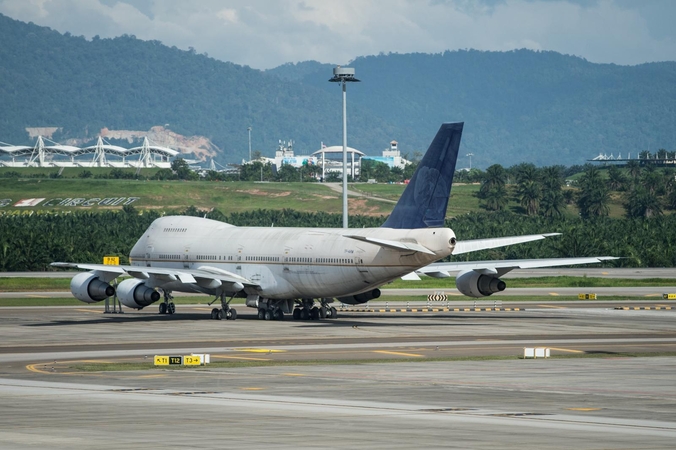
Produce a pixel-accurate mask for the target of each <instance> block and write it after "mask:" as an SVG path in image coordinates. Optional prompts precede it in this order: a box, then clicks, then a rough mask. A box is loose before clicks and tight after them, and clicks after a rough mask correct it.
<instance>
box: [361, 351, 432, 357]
mask: <svg viewBox="0 0 676 450" xmlns="http://www.w3.org/2000/svg"><path fill="white" fill-rule="evenodd" d="M373 353H383V354H385V355H397V356H414V357H419V358H420V357H422V356H423V355H417V354H415V353H402V352H390V351H387V350H374V351H373Z"/></svg>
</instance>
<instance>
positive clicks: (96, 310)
mask: <svg viewBox="0 0 676 450" xmlns="http://www.w3.org/2000/svg"><path fill="white" fill-rule="evenodd" d="M75 311H79V312H86V313H95V314H103V311H100V310H98V309H79V308H78V309H76V310H75Z"/></svg>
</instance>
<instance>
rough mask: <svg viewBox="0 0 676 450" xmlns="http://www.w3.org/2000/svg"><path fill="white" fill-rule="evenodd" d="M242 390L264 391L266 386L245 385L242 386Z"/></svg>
mask: <svg viewBox="0 0 676 450" xmlns="http://www.w3.org/2000/svg"><path fill="white" fill-rule="evenodd" d="M240 389H241V390H242V391H264V390H265V388H262V387H243V388H240Z"/></svg>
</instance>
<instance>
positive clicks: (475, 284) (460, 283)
mask: <svg viewBox="0 0 676 450" xmlns="http://www.w3.org/2000/svg"><path fill="white" fill-rule="evenodd" d="M455 285H456V287H457V288H458V290H459V291H460V292H462V293H463V294H464V295H466V296H468V297H486V296H488V295H491V294H495V293H496V292H502V291H504V290H505V288H506V287H507V285H506V284H505V282H504V281H502V280H501V279H500V278H498V277H494V276H492V275H482V274H480V273H478V272H475V271H474V270H466V271H464V272H460V273H459V274H458V276H457V277H455Z"/></svg>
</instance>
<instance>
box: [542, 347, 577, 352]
mask: <svg viewBox="0 0 676 450" xmlns="http://www.w3.org/2000/svg"><path fill="white" fill-rule="evenodd" d="M549 349H550V350H556V351H559V352H568V353H584V351H583V350H573V349H570V348H554V347H549Z"/></svg>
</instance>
